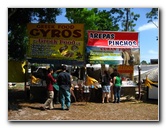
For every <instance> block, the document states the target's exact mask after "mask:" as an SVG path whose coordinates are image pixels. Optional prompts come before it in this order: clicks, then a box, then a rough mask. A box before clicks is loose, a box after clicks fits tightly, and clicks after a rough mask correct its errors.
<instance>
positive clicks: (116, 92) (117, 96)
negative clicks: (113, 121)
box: [114, 86, 121, 103]
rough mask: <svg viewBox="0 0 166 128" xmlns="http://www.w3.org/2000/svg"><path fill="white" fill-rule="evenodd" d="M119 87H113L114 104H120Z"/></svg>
mask: <svg viewBox="0 0 166 128" xmlns="http://www.w3.org/2000/svg"><path fill="white" fill-rule="evenodd" d="M120 91H121V87H120V86H114V102H117V103H119V102H120Z"/></svg>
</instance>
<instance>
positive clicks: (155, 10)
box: [146, 8, 158, 28]
mask: <svg viewBox="0 0 166 128" xmlns="http://www.w3.org/2000/svg"><path fill="white" fill-rule="evenodd" d="M146 18H148V23H149V22H152V23H153V24H154V25H155V26H156V27H157V28H158V25H157V24H156V23H155V22H154V20H156V19H158V8H152V9H151V11H150V12H148V13H146Z"/></svg>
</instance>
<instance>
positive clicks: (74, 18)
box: [65, 8, 118, 42]
mask: <svg viewBox="0 0 166 128" xmlns="http://www.w3.org/2000/svg"><path fill="white" fill-rule="evenodd" d="M65 16H66V17H67V19H68V20H69V21H70V22H71V23H83V24H84V26H85V28H84V29H85V42H87V30H107V31H110V30H112V31H117V30H118V26H117V24H116V25H114V24H113V22H112V18H111V15H110V13H109V11H106V10H102V11H101V10H98V9H97V8H91V9H88V8H66V15H65Z"/></svg>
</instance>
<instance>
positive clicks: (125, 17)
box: [110, 8, 140, 31]
mask: <svg viewBox="0 0 166 128" xmlns="http://www.w3.org/2000/svg"><path fill="white" fill-rule="evenodd" d="M131 10H132V8H112V9H111V10H110V13H111V14H112V19H113V21H114V24H117V23H119V24H121V31H135V30H134V27H135V26H136V24H135V21H137V20H138V18H139V17H140V15H139V14H134V12H132V11H131Z"/></svg>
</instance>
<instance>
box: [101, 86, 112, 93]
mask: <svg viewBox="0 0 166 128" xmlns="http://www.w3.org/2000/svg"><path fill="white" fill-rule="evenodd" d="M102 90H103V92H111V90H110V85H104V86H103V87H102Z"/></svg>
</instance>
